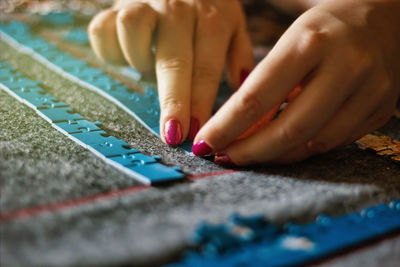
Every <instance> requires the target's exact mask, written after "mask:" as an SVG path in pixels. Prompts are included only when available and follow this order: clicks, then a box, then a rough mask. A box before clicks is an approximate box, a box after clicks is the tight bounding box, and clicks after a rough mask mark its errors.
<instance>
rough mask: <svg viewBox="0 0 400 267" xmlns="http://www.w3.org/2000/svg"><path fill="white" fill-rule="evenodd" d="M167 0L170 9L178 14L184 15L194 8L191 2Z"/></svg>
mask: <svg viewBox="0 0 400 267" xmlns="http://www.w3.org/2000/svg"><path fill="white" fill-rule="evenodd" d="M167 2H168V9H169V11H171V12H173V13H175V14H177V15H184V14H187V12H189V11H192V10H193V8H192V6H191V5H190V4H189V3H187V2H185V1H182V0H168V1H167Z"/></svg>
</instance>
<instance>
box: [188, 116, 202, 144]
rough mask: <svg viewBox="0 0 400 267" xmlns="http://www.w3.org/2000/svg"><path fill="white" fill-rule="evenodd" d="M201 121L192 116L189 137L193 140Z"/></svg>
mask: <svg viewBox="0 0 400 267" xmlns="http://www.w3.org/2000/svg"><path fill="white" fill-rule="evenodd" d="M199 127H200V122H199V120H198V119H196V118H194V117H191V118H190V130H189V137H188V139H189V140H190V141H192V140H193V139H194V138H195V137H196V134H197V132H198V131H199Z"/></svg>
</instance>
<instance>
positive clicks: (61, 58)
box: [0, 14, 192, 152]
mask: <svg viewBox="0 0 400 267" xmlns="http://www.w3.org/2000/svg"><path fill="white" fill-rule="evenodd" d="M55 18H57V14H53V15H52V16H50V15H49V17H48V19H55ZM64 20H65V23H66V22H68V21H69V17H66V18H65V19H64V18H63V20H62V21H63V23H64ZM0 34H1V37H2V39H3V40H5V41H8V43H10V44H12V45H13V46H15V47H19V49H20V50H21V52H25V53H28V54H31V55H32V56H33V57H34V58H35V59H36V60H38V61H40V62H41V63H43V64H45V65H47V66H48V67H50V68H52V69H53V70H54V71H56V72H58V73H59V74H61V75H63V76H64V77H66V78H68V79H70V80H72V81H73V82H77V83H79V84H81V85H83V86H85V87H86V88H88V89H90V90H92V91H95V92H97V93H99V94H100V95H102V96H103V97H105V98H107V99H109V100H110V101H112V102H113V103H115V104H116V105H118V106H119V107H120V108H122V109H123V110H125V111H126V112H127V113H128V114H130V115H131V116H133V117H134V118H136V119H137V120H138V121H139V122H140V123H141V124H142V125H143V126H145V127H146V128H147V129H148V130H150V131H151V132H152V133H154V134H156V135H157V136H160V127H159V117H160V104H159V101H158V94H157V91H156V90H154V89H153V88H151V87H147V88H146V92H145V94H140V93H137V92H134V91H131V90H129V88H128V87H127V86H126V85H124V84H123V83H121V82H120V81H118V80H115V79H113V78H112V77H110V76H109V75H107V74H106V73H105V72H104V71H103V70H101V69H96V68H93V67H91V66H89V65H88V63H87V62H85V61H83V60H80V59H77V58H74V57H73V56H71V55H70V54H68V53H66V52H64V51H61V50H59V49H58V48H57V47H56V46H55V45H53V44H51V43H49V42H48V41H46V40H44V39H42V38H40V37H38V36H35V35H33V34H32V33H31V31H30V27H29V25H28V24H25V23H22V22H19V21H11V22H8V23H2V24H0ZM75 34H76V33H75ZM79 34H80V35H82V32H80V33H79ZM72 38H74V37H72ZM80 38H82V37H80ZM180 147H181V148H182V149H184V150H186V151H188V152H190V151H191V147H192V144H191V142H185V143H184V144H182V145H181V146H180Z"/></svg>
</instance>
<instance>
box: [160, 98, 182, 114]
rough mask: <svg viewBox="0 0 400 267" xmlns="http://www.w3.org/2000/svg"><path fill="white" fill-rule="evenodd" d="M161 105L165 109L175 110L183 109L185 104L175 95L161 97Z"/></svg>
mask: <svg viewBox="0 0 400 267" xmlns="http://www.w3.org/2000/svg"><path fill="white" fill-rule="evenodd" d="M160 106H161V109H162V110H163V111H168V112H174V111H176V110H177V111H179V110H182V108H183V107H184V106H185V105H184V103H183V102H182V101H181V100H179V99H176V98H175V97H173V96H166V97H164V98H160Z"/></svg>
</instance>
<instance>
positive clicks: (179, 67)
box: [157, 57, 191, 73]
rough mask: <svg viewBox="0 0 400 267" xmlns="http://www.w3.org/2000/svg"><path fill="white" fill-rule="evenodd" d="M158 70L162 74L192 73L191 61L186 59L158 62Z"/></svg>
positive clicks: (176, 58)
mask: <svg viewBox="0 0 400 267" xmlns="http://www.w3.org/2000/svg"><path fill="white" fill-rule="evenodd" d="M157 69H158V71H159V72H160V73H163V72H182V73H186V72H189V71H191V66H190V62H189V60H187V59H185V58H178V57H175V58H170V59H167V60H158V61H157Z"/></svg>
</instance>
